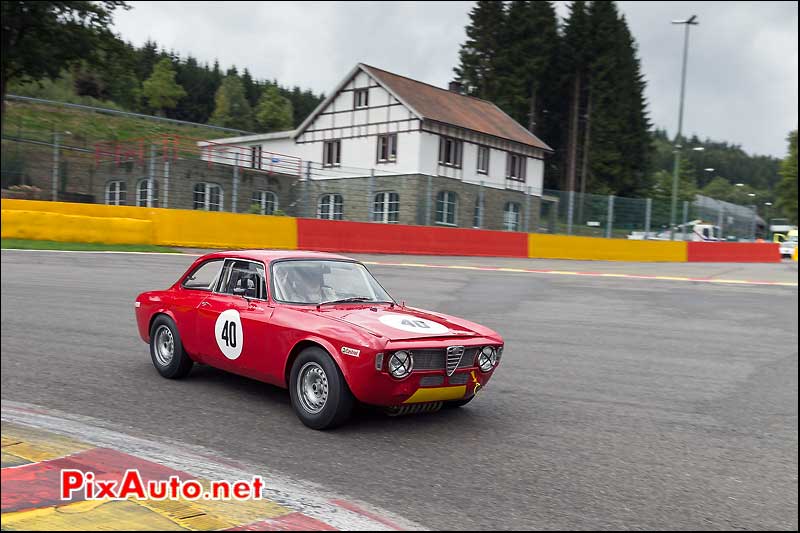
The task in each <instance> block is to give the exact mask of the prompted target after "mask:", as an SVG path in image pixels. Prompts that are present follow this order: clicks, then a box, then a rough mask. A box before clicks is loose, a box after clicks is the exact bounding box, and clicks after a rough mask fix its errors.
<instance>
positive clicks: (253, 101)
mask: <svg viewBox="0 0 800 533" xmlns="http://www.w3.org/2000/svg"><path fill="white" fill-rule="evenodd" d="M242 86H243V87H244V95H245V97H246V98H247V101H248V103H249V104H250V107H253V108H255V107H256V106H257V105H258V99H259V97H260V96H261V87H259V84H258V82H257V81H254V80H253V76H251V75H250V71H249V70H247V69H246V68H245V69H244V72H243V73H242Z"/></svg>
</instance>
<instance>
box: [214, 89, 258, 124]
mask: <svg viewBox="0 0 800 533" xmlns="http://www.w3.org/2000/svg"><path fill="white" fill-rule="evenodd" d="M214 102H215V107H214V114H213V115H212V116H211V120H210V122H211V124H215V125H217V126H223V127H225V128H236V129H240V130H250V131H252V129H253V110H252V108H251V107H250V104H249V103H248V102H247V98H246V97H245V94H244V87H243V86H242V80H241V79H240V78H239V77H238V76H226V77H225V78H224V79H223V80H222V84H221V85H220V87H219V89H217V94H216V96H215V98H214Z"/></svg>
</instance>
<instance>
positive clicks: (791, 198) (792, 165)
mask: <svg viewBox="0 0 800 533" xmlns="http://www.w3.org/2000/svg"><path fill="white" fill-rule="evenodd" d="M786 140H787V141H788V142H789V153H788V154H787V156H786V159H784V160H783V163H782V164H781V171H780V174H781V176H783V179H781V181H780V183H778V187H777V193H778V194H777V207H778V209H779V210H780V211H781V212H782V213H783V214H784V215H785V216H786V217H787V218H788V219H789V220H790V221H791V222H792V224H797V130H794V131H793V132H791V133H790V134H789V137H788V138H787V139H786Z"/></svg>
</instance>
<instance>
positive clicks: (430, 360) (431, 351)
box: [411, 347, 478, 372]
mask: <svg viewBox="0 0 800 533" xmlns="http://www.w3.org/2000/svg"><path fill="white" fill-rule="evenodd" d="M411 354H412V355H413V357H414V372H416V371H424V370H443V371H444V370H447V369H448V368H447V350H446V349H444V348H424V349H420V350H411ZM476 355H478V348H477V347H469V348H464V355H463V356H461V360H460V361H459V362H458V366H457V367H456V368H468V367H471V366H475V356H476Z"/></svg>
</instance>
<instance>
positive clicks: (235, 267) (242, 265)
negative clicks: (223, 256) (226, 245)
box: [218, 259, 267, 300]
mask: <svg viewBox="0 0 800 533" xmlns="http://www.w3.org/2000/svg"><path fill="white" fill-rule="evenodd" d="M218 291H219V292H220V293H223V294H231V295H235V296H244V297H245V298H258V299H259V300H266V299H267V290H266V284H265V283H264V265H262V264H260V263H254V262H253V261H238V260H235V259H233V260H228V261H226V262H225V268H224V269H223V270H222V279H221V281H220V284H219V289H218Z"/></svg>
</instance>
